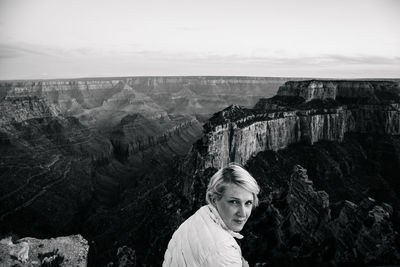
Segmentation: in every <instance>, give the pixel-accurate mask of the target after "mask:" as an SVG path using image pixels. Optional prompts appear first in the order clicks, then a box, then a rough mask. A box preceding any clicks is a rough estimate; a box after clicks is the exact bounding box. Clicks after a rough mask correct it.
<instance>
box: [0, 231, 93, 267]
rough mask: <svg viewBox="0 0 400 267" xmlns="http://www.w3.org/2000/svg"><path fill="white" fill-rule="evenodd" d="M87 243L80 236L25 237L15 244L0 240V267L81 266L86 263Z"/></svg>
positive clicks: (10, 240) (84, 266) (5, 239)
mask: <svg viewBox="0 0 400 267" xmlns="http://www.w3.org/2000/svg"><path fill="white" fill-rule="evenodd" d="M88 251H89V245H88V242H87V241H86V240H85V239H84V238H82V236H81V235H73V236H65V237H57V238H52V239H36V238H31V237H25V238H22V239H19V240H17V241H15V242H13V241H12V239H11V237H9V238H4V239H2V240H0V265H1V266H82V267H86V266H87V263H88Z"/></svg>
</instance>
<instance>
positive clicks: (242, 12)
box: [0, 0, 400, 79]
mask: <svg viewBox="0 0 400 267" xmlns="http://www.w3.org/2000/svg"><path fill="white" fill-rule="evenodd" d="M399 14H400V1H399V0H332V1H331V0H306V1H304V0H276V1H275V0H274V1H269V0H247V1H244V0H243V1H237V0H197V1H194V0H159V1H155V0H145V1H144V0H143V1H137V0H110V1H102V0H65V1H64V0H0V79H49V78H70V77H95V76H96V77H98V76H141V75H241V76H295V77H331V78H356V77H359V78H360V77H367V78H368V77H371V78H378V77H379V78H385V77H397V78H400V15H399Z"/></svg>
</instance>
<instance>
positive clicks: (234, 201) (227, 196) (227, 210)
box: [214, 184, 253, 232]
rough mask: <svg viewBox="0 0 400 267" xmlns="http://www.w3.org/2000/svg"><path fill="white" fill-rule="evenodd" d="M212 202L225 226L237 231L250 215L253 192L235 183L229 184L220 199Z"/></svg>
mask: <svg viewBox="0 0 400 267" xmlns="http://www.w3.org/2000/svg"><path fill="white" fill-rule="evenodd" d="M214 203H215V206H216V208H217V210H218V213H219V215H220V216H221V218H222V220H223V221H224V223H225V224H226V226H227V227H228V228H229V229H231V230H232V231H235V232H239V231H241V230H242V228H243V226H244V225H245V224H246V222H247V219H248V218H249V217H250V214H251V210H252V208H253V194H252V193H251V192H249V191H247V190H246V189H243V188H242V187H239V186H237V185H235V184H229V185H227V186H226V189H225V192H224V193H223V195H222V197H221V199H219V200H218V199H215V202H214Z"/></svg>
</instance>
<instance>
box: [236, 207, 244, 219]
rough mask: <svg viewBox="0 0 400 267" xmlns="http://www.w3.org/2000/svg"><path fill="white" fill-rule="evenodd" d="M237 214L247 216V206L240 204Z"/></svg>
mask: <svg viewBox="0 0 400 267" xmlns="http://www.w3.org/2000/svg"><path fill="white" fill-rule="evenodd" d="M237 215H238V216H240V217H244V216H246V208H245V206H244V205H240V206H239V207H238V211H237Z"/></svg>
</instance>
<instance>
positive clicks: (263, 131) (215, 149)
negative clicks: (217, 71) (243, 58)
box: [192, 81, 400, 169]
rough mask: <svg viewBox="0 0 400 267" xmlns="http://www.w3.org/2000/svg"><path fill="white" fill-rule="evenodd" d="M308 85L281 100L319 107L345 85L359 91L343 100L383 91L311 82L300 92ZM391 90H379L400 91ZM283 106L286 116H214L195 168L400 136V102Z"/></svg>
mask: <svg viewBox="0 0 400 267" xmlns="http://www.w3.org/2000/svg"><path fill="white" fill-rule="evenodd" d="M304 84H306V82H298V83H295V82H287V83H286V84H285V85H284V86H282V87H281V89H280V91H279V92H278V94H281V95H282V94H286V95H290V96H291V97H293V96H301V97H304V99H305V100H304V102H306V100H310V99H312V98H315V97H318V98H321V99H319V101H322V100H324V98H325V97H336V96H337V95H338V93H337V92H338V90H337V89H338V88H341V89H340V90H344V89H343V88H344V85H346V86H347V88H351V90H353V89H354V88H355V89H354V90H355V91H353V92H346V93H343V92H341V93H340V95H342V96H343V95H351V96H354V97H355V96H359V97H363V96H366V95H370V94H371V92H374V90H373V89H371V88H378V86H377V85H375V87H373V86H371V82H369V83H359V82H349V81H347V82H334V81H324V82H322V81H312V82H310V84H308V86H307V87H306V90H300V89H303V87H302V86H303V85H304ZM372 84H374V83H372ZM388 84H389V86H387V87H389V88H387V87H385V85H386V83H384V84H383V85H382V84H381V85H380V86H379V88H380V89H379V90H386V91H390V90H392V89H393V88H397V89H398V87H396V85H395V84H393V83H388ZM340 86H342V87H340ZM362 86H364V87H362ZM282 88H283V89H282ZM299 88H300V89H299ZM315 88H317V91H315V90H314V89H315ZM332 88H336V89H335V90H332ZM382 88H383V89H382ZM340 90H339V91H340ZM349 90H350V89H349ZM371 90H372V91H371ZM399 91H400V90H399ZM391 92H392V93H393V92H394V91H393V90H392V91H391ZM263 101H264V100H263ZM278 105H279V106H280V107H281V111H276V110H269V109H265V108H264V109H259V108H257V109H246V108H242V107H239V106H235V105H234V106H230V107H228V108H227V109H225V110H223V111H221V112H219V113H216V114H214V116H213V117H212V118H211V119H210V120H209V121H208V122H207V123H206V124H205V126H204V128H205V135H204V137H203V138H202V139H201V140H199V141H198V142H197V143H196V144H195V146H194V148H193V150H192V153H193V154H195V155H194V156H195V157H196V160H195V162H196V164H197V166H196V168H199V169H206V168H209V167H214V168H217V169H218V168H220V167H222V166H225V165H226V164H227V163H229V162H232V161H234V162H238V163H240V164H243V165H244V164H245V163H246V162H247V160H248V159H250V158H251V157H252V156H255V155H256V154H257V153H259V152H261V151H264V150H273V151H277V150H280V149H283V148H286V147H287V146H288V145H290V144H294V143H298V142H306V143H309V144H313V143H315V142H318V141H321V140H329V141H339V142H341V141H342V140H343V138H344V136H345V134H346V133H369V134H387V135H399V134H400V105H399V103H398V102H396V103H382V102H380V103H376V104H342V103H340V102H335V105H334V107H330V108H326V107H321V108H318V107H314V108H304V107H302V108H301V105H299V106H295V105H291V104H286V105H283V104H282V103H280V104H278ZM256 106H263V105H256ZM264 106H265V105H264ZM269 106H271V105H269ZM321 106H323V105H322V104H321Z"/></svg>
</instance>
